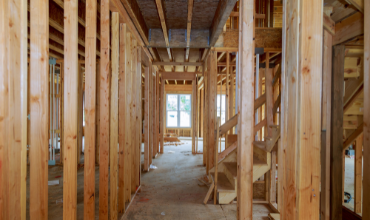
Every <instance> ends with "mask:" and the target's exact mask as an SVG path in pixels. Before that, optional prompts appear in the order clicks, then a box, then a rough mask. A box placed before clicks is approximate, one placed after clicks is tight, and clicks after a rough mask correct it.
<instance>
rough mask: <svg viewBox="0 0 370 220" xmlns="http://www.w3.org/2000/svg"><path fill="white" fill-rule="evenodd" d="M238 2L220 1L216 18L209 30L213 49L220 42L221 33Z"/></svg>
mask: <svg viewBox="0 0 370 220" xmlns="http://www.w3.org/2000/svg"><path fill="white" fill-rule="evenodd" d="M235 3H236V0H225V1H220V2H219V3H218V6H217V9H216V12H215V16H214V17H213V21H212V25H211V28H210V29H209V32H210V39H209V45H210V46H211V47H213V46H214V45H215V44H216V41H217V40H218V37H219V36H220V34H221V32H222V31H223V27H224V25H225V24H226V21H227V19H228V18H229V15H230V13H231V11H232V10H233V8H234V6H235Z"/></svg>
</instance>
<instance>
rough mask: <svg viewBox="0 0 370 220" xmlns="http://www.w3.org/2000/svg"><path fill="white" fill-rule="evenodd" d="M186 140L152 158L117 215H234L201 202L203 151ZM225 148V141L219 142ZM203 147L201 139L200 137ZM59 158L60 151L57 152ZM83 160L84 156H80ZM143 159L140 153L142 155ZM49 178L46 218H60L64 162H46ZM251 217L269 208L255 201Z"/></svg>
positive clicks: (133, 218) (192, 219) (260, 219)
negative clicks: (195, 150)
mask: <svg viewBox="0 0 370 220" xmlns="http://www.w3.org/2000/svg"><path fill="white" fill-rule="evenodd" d="M182 142H184V143H185V144H183V145H178V146H174V145H172V146H165V150H164V153H163V154H160V155H158V156H157V158H155V159H153V165H154V166H156V167H157V169H152V170H150V172H147V173H142V180H141V181H142V182H141V183H142V184H141V192H140V193H138V194H137V196H136V197H135V199H134V200H133V201H132V203H131V205H130V207H129V208H128V210H127V212H126V213H125V214H124V215H123V216H122V214H120V215H119V217H120V218H119V219H128V220H154V219H168V220H175V219H176V220H187V219H189V220H196V219H209V220H218V219H220V220H221V219H222V220H223V219H228V220H233V219H236V204H231V205H213V201H209V204H207V205H204V204H203V199H204V197H205V195H206V193H207V191H208V188H207V187H206V186H199V185H198V183H200V182H199V181H198V178H199V177H203V176H204V175H205V173H206V171H205V167H204V166H203V165H202V161H203V158H202V157H203V155H202V154H196V155H193V154H192V153H191V140H182ZM222 148H224V143H223V144H222ZM198 149H199V151H202V141H199V145H198ZM56 159H57V161H59V155H56ZM81 160H82V163H83V156H82V158H81ZM142 162H143V155H142ZM83 171H84V169H83V166H79V168H78V170H77V219H79V220H80V219H81V220H82V219H83V182H84V177H83V175H84V172H83ZM48 180H49V181H51V180H59V184H57V185H54V186H49V187H48V219H53V220H59V219H60V220H61V219H63V166H60V165H56V166H49V174H48ZM95 180H96V181H95V192H96V193H95V195H96V198H95V215H96V218H95V219H99V218H98V216H99V167H98V166H97V167H96V170H95ZM29 184H30V182H29V166H28V176H27V219H30V216H29V204H30V202H32V201H30V199H29V192H30V190H32V189H30V185H29ZM253 212H254V213H253V219H254V220H268V219H269V218H268V217H267V215H268V213H270V212H271V209H270V208H269V207H268V206H267V205H264V204H254V206H253Z"/></svg>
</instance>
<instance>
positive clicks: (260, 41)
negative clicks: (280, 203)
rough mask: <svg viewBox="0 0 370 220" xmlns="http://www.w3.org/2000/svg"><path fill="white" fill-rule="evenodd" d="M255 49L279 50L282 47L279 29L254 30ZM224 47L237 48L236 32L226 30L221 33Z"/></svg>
mask: <svg viewBox="0 0 370 220" xmlns="http://www.w3.org/2000/svg"><path fill="white" fill-rule="evenodd" d="M255 35H256V37H255V47H263V48H279V49H281V47H282V29H281V28H256V32H255ZM223 39H224V45H223V46H224V47H238V43H239V33H238V30H228V31H226V32H224V33H223Z"/></svg>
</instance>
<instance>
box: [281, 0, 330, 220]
mask: <svg viewBox="0 0 370 220" xmlns="http://www.w3.org/2000/svg"><path fill="white" fill-rule="evenodd" d="M302 8H304V9H305V10H301V9H302ZM283 11H284V14H283V30H286V33H284V38H283V48H286V49H285V51H284V53H283V58H282V60H283V62H284V63H283V64H282V66H284V70H282V94H284V95H282V106H281V108H282V109H283V111H282V113H283V114H282V116H281V125H282V128H281V139H282V146H283V148H284V149H283V151H284V155H283V157H284V163H285V164H284V177H283V188H284V189H285V190H284V192H283V194H284V195H283V196H284V198H283V200H284V201H283V207H282V210H281V217H282V219H305V218H307V216H310V218H311V219H319V216H320V213H319V207H320V205H319V204H320V143H321V83H322V36H323V21H322V14H323V5H322V1H321V0H294V1H292V2H289V3H284V6H283ZM296 12H297V13H296ZM317 14H319V15H320V16H317ZM284 32H285V31H284ZM298 36H299V37H298ZM298 48H299V49H298ZM297 94H300V95H299V96H297ZM312 146H317V148H315V149H313V148H312Z"/></svg>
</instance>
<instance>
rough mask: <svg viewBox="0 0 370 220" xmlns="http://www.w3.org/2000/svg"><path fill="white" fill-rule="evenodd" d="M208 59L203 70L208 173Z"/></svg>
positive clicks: (204, 124)
mask: <svg viewBox="0 0 370 220" xmlns="http://www.w3.org/2000/svg"><path fill="white" fill-rule="evenodd" d="M208 59H210V58H209V57H208V58H207V62H205V64H207V71H205V67H206V65H204V64H203V67H202V70H203V76H204V109H203V116H204V117H203V126H204V136H203V161H204V163H205V165H206V173H207V175H208V174H209V170H210V167H209V161H208V157H209V156H208V138H209V136H208V127H209V126H208V117H209V115H208V109H209V108H208V103H209V99H208V98H209V96H208V94H209V91H208V90H209V88H208V85H209V83H208V78H209V69H208V66H209V65H208Z"/></svg>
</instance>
